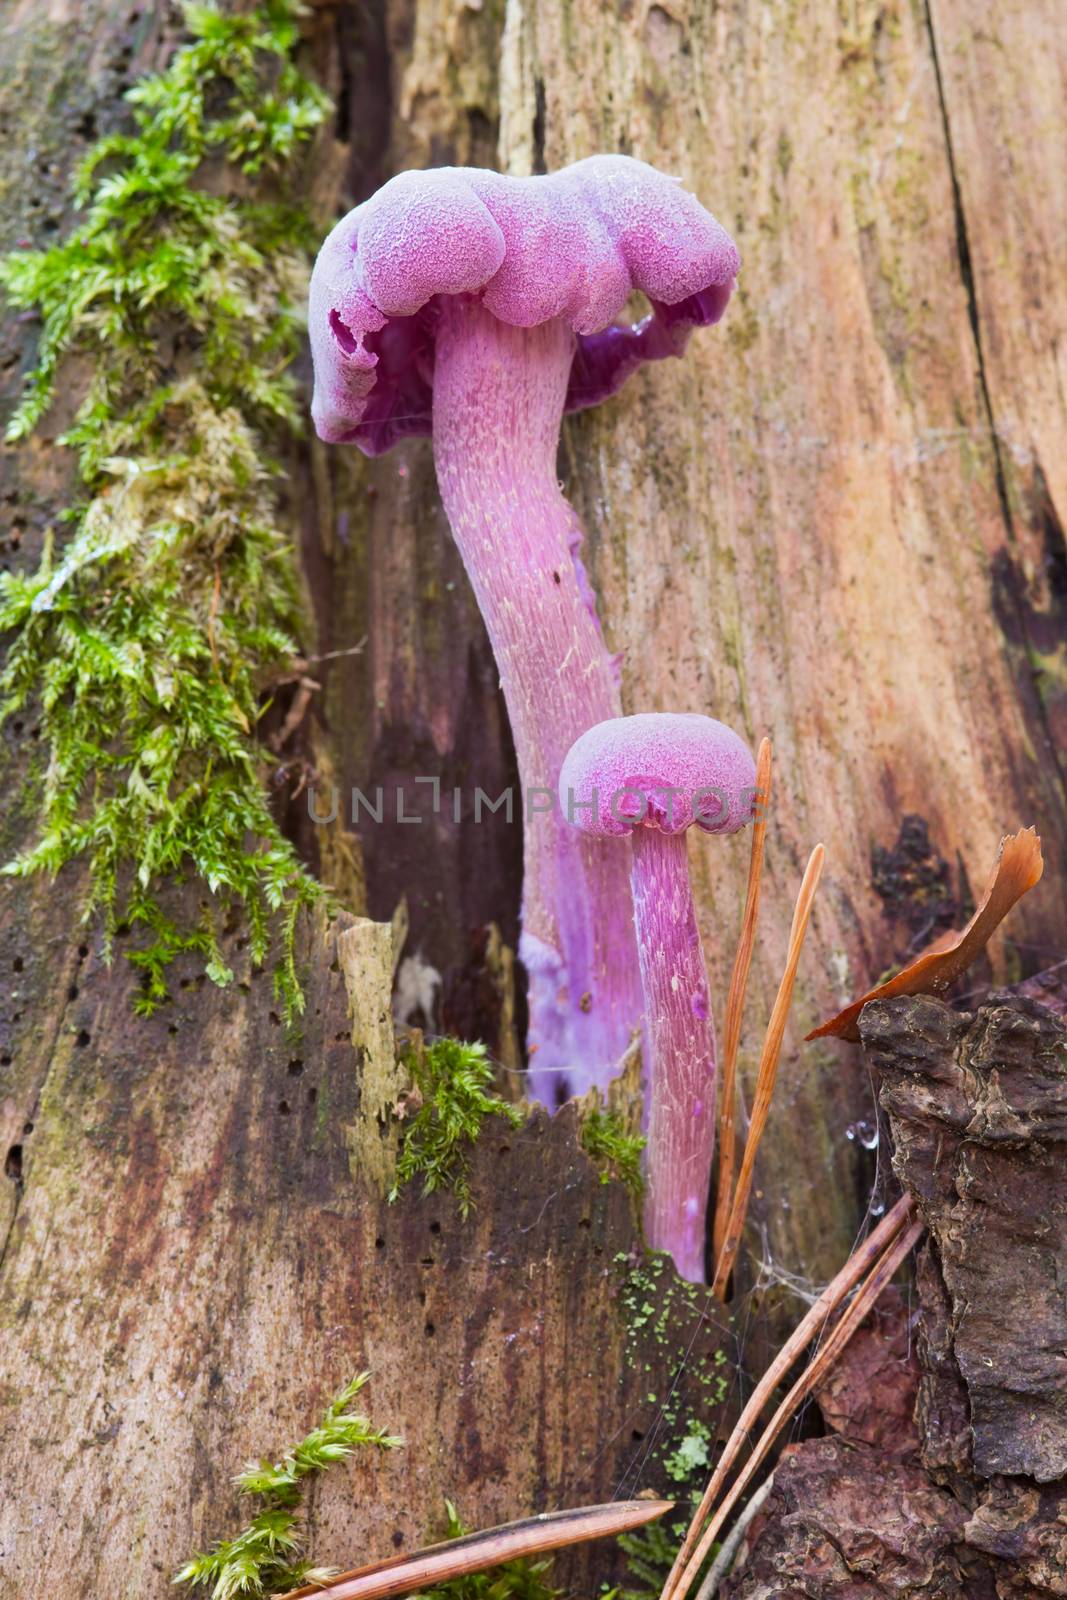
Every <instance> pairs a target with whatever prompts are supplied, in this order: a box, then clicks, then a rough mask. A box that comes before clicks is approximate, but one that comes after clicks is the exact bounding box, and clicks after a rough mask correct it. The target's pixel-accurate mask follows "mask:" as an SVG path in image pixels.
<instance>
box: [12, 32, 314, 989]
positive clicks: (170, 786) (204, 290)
mask: <svg viewBox="0 0 1067 1600" xmlns="http://www.w3.org/2000/svg"><path fill="white" fill-rule="evenodd" d="M297 9H298V8H297V5H296V4H295V0H263V3H262V4H260V6H259V7H258V8H257V9H256V10H254V11H251V12H249V13H247V14H245V15H228V14H224V13H223V12H222V11H221V10H219V9H217V8H216V7H215V6H213V5H188V6H187V7H186V9H185V19H186V25H187V27H188V29H189V32H190V34H191V41H190V42H189V43H188V44H187V45H186V46H185V47H184V48H182V49H181V50H179V51H178V52H177V54H176V56H175V58H174V60H173V61H172V63H171V65H170V66H169V67H168V68H167V70H166V71H165V72H163V73H161V74H159V75H157V76H154V77H149V78H145V79H143V80H142V81H141V82H139V83H138V84H136V85H135V86H134V88H133V89H131V90H130V91H129V94H128V95H127V99H128V100H129V102H130V103H131V105H132V108H133V123H134V130H133V131H132V132H130V133H121V134H112V135H109V136H108V137H106V138H104V139H101V140H100V141H99V142H98V143H97V145H96V146H95V147H94V148H93V150H92V151H91V152H90V154H89V155H88V157H87V158H86V160H85V161H84V163H83V164H82V166H81V168H80V169H79V171H78V173H77V175H76V180H75V195H76V199H77V202H78V204H79V206H80V207H82V208H83V215H82V217H81V219H80V221H79V223H78V225H77V227H76V228H75V230H74V232H73V233H72V235H71V236H70V237H69V238H68V239H67V240H66V241H65V242H64V243H61V244H58V245H56V246H54V247H53V248H51V249H49V250H42V251H29V252H24V251H16V252H14V253H12V254H10V255H8V256H6V257H4V258H3V259H2V260H0V284H2V285H3V287H4V288H5V289H6V291H7V295H8V298H9V300H10V301H11V303H12V305H13V306H15V307H20V308H26V309H32V310H35V311H36V312H37V313H38V315H39V317H40V319H41V336H40V341H39V345H38V351H37V365H36V368H35V370H34V371H33V373H32V374H31V375H30V378H29V381H28V386H27V392H26V395H25V398H24V399H23V401H22V403H21V405H20V406H19V407H18V409H17V410H16V412H15V414H14V416H13V417H12V418H11V420H10V422H9V424H8V428H7V437H8V438H9V439H12V440H16V439H21V438H23V437H25V435H26V434H28V433H29V432H30V430H31V429H32V428H33V427H34V426H35V425H36V424H37V423H38V422H39V420H40V419H41V417H42V416H43V415H44V413H45V412H46V410H47V409H48V407H49V405H50V403H51V400H52V397H53V392H54V389H55V385H56V380H57V375H58V372H59V368H60V363H61V362H62V361H63V360H64V359H65V358H66V357H68V356H69V355H72V354H76V355H79V356H81V357H83V358H86V359H87V361H88V363H89V365H90V366H91V372H92V376H91V378H90V381H89V386H88V392H87V393H86V395H85V398H84V400H83V402H82V404H81V406H80V408H79V410H78V412H77V415H76V418H75V421H74V424H73V426H72V427H71V428H70V429H69V430H68V432H67V433H66V435H65V436H64V440H63V442H64V443H66V444H67V445H69V446H70V447H71V448H73V449H74V450H76V451H77V453H78V462H79V469H80V478H81V490H82V493H81V498H80V499H79V501H78V503H77V504H76V505H74V506H72V507H71V508H70V509H69V510H68V511H67V513H66V514H65V518H64V520H65V521H66V523H67V526H68V529H69V533H68V537H67V538H66V540H65V542H64V543H63V545H62V548H61V549H56V548H55V547H54V545H53V543H52V541H51V540H48V541H46V546H45V551H44V555H43V558H42V561H41V565H40V567H39V568H38V570H37V571H36V572H35V573H32V574H30V575H26V574H21V573H20V574H5V575H3V577H2V579H0V627H2V628H3V629H4V630H6V631H8V632H9V633H10V635H11V640H10V647H9V653H8V659H7V664H6V668H5V670H4V672H3V675H2V677H0V697H2V698H0V718H6V717H9V716H11V714H12V713H14V712H15V711H17V710H19V709H21V708H22V707H23V706H26V705H27V704H29V703H35V704H38V705H39V707H40V723H41V736H42V741H43V743H44V745H45V748H46V750H47V753H48V769H47V775H46V779H45V785H44V794H43V801H42V808H41V823H40V831H39V836H38V838H37V840H36V842H35V843H34V844H33V845H32V846H31V847H30V848H29V849H27V850H26V851H24V852H23V853H22V854H21V855H20V856H18V857H17V858H16V859H15V860H14V861H12V862H10V863H9V864H8V865H7V867H6V868H5V869H4V870H5V871H7V872H9V873H16V874H26V873H31V872H37V871H47V872H50V873H56V872H58V871H59V870H60V869H61V868H62V867H63V866H65V865H66V864H67V863H69V862H72V861H75V860H77V859H79V858H80V859H83V860H85V861H86V862H87V863H88V868H89V885H90V887H89V891H88V896H87V900H86V903H85V904H84V906H83V913H84V916H85V918H86V919H89V918H92V917H94V916H99V917H100V918H101V919H102V922H103V926H104V932H105V947H106V949H107V952H108V953H109V954H110V945H111V937H112V934H113V932H114V930H115V928H116V926H117V925H118V924H119V923H120V922H126V923H129V924H131V925H134V926H138V927H140V928H141V930H142V931H143V932H144V934H145V937H144V939H143V940H142V942H141V944H140V945H139V947H138V948H136V949H134V950H133V951H132V952H131V953H130V957H129V959H130V960H131V961H132V962H133V963H134V965H135V966H136V967H137V968H138V970H139V972H140V974H141V978H142V984H141V989H140V993H139V996H138V1001H137V1004H138V1006H139V1008H140V1009H142V1010H146V1011H147V1010H151V1009H152V1008H153V1007H154V1006H156V1005H158V1004H159V1003H160V1002H161V1001H162V1000H164V999H165V998H167V986H166V978H165V973H166V969H167V967H168V965H169V963H170V962H171V960H172V959H173V958H174V956H176V955H177V954H178V953H179V952H181V951H189V950H191V951H194V952H197V953H199V955H200V956H201V957H202V958H203V961H204V970H205V971H206V972H207V974H208V976H210V977H211V978H212V979H213V980H214V981H215V982H217V983H225V982H227V981H229V979H230V977H231V974H230V972H229V970H228V969H227V967H226V966H225V964H224V962H223V960H222V956H221V952H220V948H219V941H218V928H219V925H220V922H221V919H222V918H223V917H224V916H225V914H226V912H227V909H228V907H230V906H233V905H239V906H241V907H243V909H244V912H245V914H246V917H247V920H248V925H249V932H250V946H251V952H252V956H253V959H254V960H255V961H257V962H262V961H264V960H265V959H266V957H267V954H268V951H269V949H270V948H271V946H272V943H277V944H278V946H279V947H280V959H279V961H278V964H277V966H276V969H275V978H276V985H277V988H278V991H279V993H280V995H281V997H282V999H283V1001H284V1004H285V1009H286V1012H287V1016H289V1017H290V1018H291V1017H292V1016H293V1014H294V1013H295V1012H296V1011H297V1010H299V1009H300V1008H301V1006H302V1003H303V1002H302V995H301V992H300V986H299V983H298V980H297V975H296V971H295V967H294V964H293V939H294V925H295V919H296V916H297V913H298V911H299V910H300V908H301V907H302V906H307V905H309V904H311V903H312V902H314V901H316V900H319V899H321V898H322V895H323V891H322V890H321V888H320V887H319V886H318V885H316V884H315V883H314V882H313V881H312V880H311V879H310V878H309V877H308V876H307V874H306V873H305V871H304V869H303V868H302V866H301V864H300V862H299V861H298V859H297V857H296V855H295V853H294V852H293V850H292V848H291V846H290V845H289V843H288V842H287V841H286V840H285V839H284V837H283V836H282V835H281V833H280V831H279V829H278V826H277V824H276V822H275V820H274V818H273V816H272V814H271V811H270V808H269V805H268V803H267V797H266V790H265V787H264V781H263V780H264V776H265V771H266V754H265V751H264V749H263V747H262V746H261V744H260V743H259V741H258V739H257V737H256V727H257V723H258V721H259V718H260V716H261V715H262V709H263V697H264V695H265V694H266V693H269V690H270V687H271V685H272V683H273V682H274V681H276V680H277V679H279V678H281V677H283V676H284V674H285V671H286V668H287V666H288V664H289V663H290V661H291V658H292V656H293V653H294V642H293V640H294V634H295V630H296V627H297V624H298V621H299V606H298V603H297V591H296V583H295V576H294V566H293V560H292V552H291V549H290V546H289V543H288V540H287V539H286V537H285V535H284V533H283V531H282V529H281V528H280V526H279V524H278V516H277V506H276V497H275V493H274V486H273V480H274V479H275V478H276V476H277V468H276V466H275V465H274V464H273V463H272V461H271V459H270V448H271V442H272V441H273V440H274V439H276V438H278V437H279V436H280V433H281V432H282V431H284V430H286V429H292V428H293V427H295V426H296V424H297V419H298V411H297V406H296V401H295V391H294V388H293V385H292V382H291V379H290V377H289V375H288V371H287V369H288V366H289V363H290V361H291V360H292V357H293V355H294V354H295V351H296V349H297V346H298V341H299V326H298V322H297V319H296V316H295V314H294V307H295V306H296V305H297V303H298V302H299V301H300V300H302V298H303V284H304V281H305V279H306V270H307V262H306V260H305V258H304V256H303V254H302V242H303V240H304V239H306V237H307V236H308V224H307V221H306V218H304V216H303V215H302V214H301V213H300V212H299V211H297V210H294V209H293V208H291V207H287V206H283V205H280V204H277V203H273V202H270V201H267V200H263V199H252V198H244V199H224V198H221V197H220V196H219V195H218V194H216V193H214V192H208V190H207V188H206V187H205V186H204V180H205V177H206V173H205V168H206V167H207V166H208V165H210V169H211V173H212V179H213V182H212V188H215V187H217V178H218V173H219V169H220V167H223V168H226V167H228V168H229V169H230V171H231V172H232V173H233V174H234V177H235V186H236V187H240V189H241V191H242V193H246V192H248V191H249V190H250V189H251V187H252V186H251V184H250V182H249V180H250V179H253V178H258V177H259V176H260V175H267V174H276V173H279V172H280V171H281V170H282V169H283V168H284V167H286V166H287V165H288V164H289V163H290V162H291V161H292V159H293V158H294V156H295V154H296V153H297V151H298V149H299V147H300V145H301V144H302V143H303V142H304V141H305V140H306V139H307V138H308V136H309V135H310V133H311V131H312V130H313V129H314V128H315V127H316V126H317V125H318V124H319V123H320V122H321V120H322V118H323V116H324V115H325V112H326V109H327V102H326V100H325V97H324V96H323V95H322V93H321V91H320V90H318V89H317V88H316V87H315V86H314V85H312V84H311V83H310V82H309V81H308V80H307V79H305V78H304V77H303V76H302V75H301V74H300V73H299V72H298V71H297V69H296V67H295V65H294V64H293V60H292V56H293V52H294V50H295V47H296V44H297V27H296V20H295V19H296V15H297ZM188 877H195V878H197V879H199V880H201V881H202V882H203V883H204V884H205V885H206V888H207V890H208V891H209V894H208V895H206V896H205V897H204V903H203V910H202V914H201V916H200V919H199V921H198V922H197V923H196V924H195V925H193V926H181V925H179V924H178V923H177V922H176V921H175V920H174V919H173V918H172V917H171V916H170V915H168V914H167V913H166V912H165V911H164V910H163V908H162V905H161V903H160V899H159V891H160V889H161V888H162V886H163V885H164V883H166V882H167V881H175V880H182V879H184V878H188Z"/></svg>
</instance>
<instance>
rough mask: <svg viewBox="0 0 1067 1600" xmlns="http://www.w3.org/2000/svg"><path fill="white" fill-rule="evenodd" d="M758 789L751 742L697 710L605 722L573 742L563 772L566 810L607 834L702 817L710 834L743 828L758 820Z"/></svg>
mask: <svg viewBox="0 0 1067 1600" xmlns="http://www.w3.org/2000/svg"><path fill="white" fill-rule="evenodd" d="M668 790H673V791H675V792H674V793H673V794H670V793H668V792H667V791H668ZM755 790H756V764H755V762H754V761H753V759H752V752H751V751H750V750H749V748H748V746H747V745H746V744H745V742H744V740H743V739H741V738H739V737H738V735H737V734H736V733H734V731H733V729H732V728H728V727H727V726H726V724H725V723H722V722H716V721H715V719H714V718H713V717H705V716H701V715H700V714H699V713H697V712H674V711H659V712H646V713H643V714H642V715H639V716H636V717H613V718H611V719H610V720H609V721H608V722H598V723H597V724H596V726H595V727H593V728H589V729H588V730H587V732H585V733H583V734H582V735H581V737H580V738H579V739H576V740H575V742H574V744H572V745H571V748H570V750H569V751H568V752H567V756H566V759H565V760H564V763H563V768H562V771H561V772H560V775H559V801H560V806H561V807H562V809H563V814H564V816H566V817H569V818H570V820H572V821H573V823H574V825H575V827H577V828H581V830H582V831H583V833H592V834H599V835H605V834H612V835H620V834H626V833H632V831H633V829H634V828H635V827H639V826H640V825H641V824H645V825H646V826H648V827H651V828H658V829H659V830H660V831H661V832H663V833H682V832H683V831H684V830H685V829H686V828H688V827H689V826H690V825H691V824H692V823H694V822H695V823H696V825H697V827H698V828H702V829H703V830H704V832H705V833H736V832H737V830H738V828H743V827H744V826H745V824H746V823H747V822H750V821H751V819H752V805H753V799H754V796H755ZM590 802H592V805H590Z"/></svg>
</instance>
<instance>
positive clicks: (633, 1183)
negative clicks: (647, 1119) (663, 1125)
mask: <svg viewBox="0 0 1067 1600" xmlns="http://www.w3.org/2000/svg"><path fill="white" fill-rule="evenodd" d="M579 1138H580V1140H581V1145H582V1149H583V1150H584V1151H585V1153H586V1155H588V1156H591V1157H592V1159H593V1160H594V1161H595V1162H596V1163H597V1165H598V1166H599V1167H600V1169H601V1170H600V1181H601V1183H610V1182H611V1181H612V1179H613V1178H614V1179H617V1180H618V1182H619V1183H622V1184H625V1186H626V1188H627V1189H628V1190H629V1191H630V1194H631V1195H632V1196H633V1199H634V1202H635V1204H636V1205H638V1206H640V1204H641V1200H642V1197H643V1195H644V1192H645V1181H644V1178H643V1177H642V1175H641V1152H642V1150H644V1148H645V1145H646V1144H647V1143H648V1140H647V1139H646V1138H645V1136H644V1134H641V1133H628V1132H627V1131H626V1123H625V1121H624V1120H623V1118H622V1116H621V1115H620V1113H619V1112H618V1111H608V1110H605V1109H604V1108H603V1107H602V1106H601V1105H600V1102H599V1099H597V1101H596V1103H595V1104H594V1106H593V1109H592V1110H591V1111H588V1112H586V1114H585V1116H584V1117H583V1118H582V1125H581V1132H580V1134H579Z"/></svg>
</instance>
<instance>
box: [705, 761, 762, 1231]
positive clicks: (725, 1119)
mask: <svg viewBox="0 0 1067 1600" xmlns="http://www.w3.org/2000/svg"><path fill="white" fill-rule="evenodd" d="M771 773H772V753H771V741H770V740H769V739H763V740H761V741H760V747H759V754H758V755H757V757H756V801H757V804H758V806H759V812H758V815H756V817H755V819H754V821H753V824H752V844H751V847H750V851H749V858H748V884H747V886H746V889H745V910H744V915H743V916H742V918H741V933H740V937H739V938H738V941H737V950H736V951H735V953H734V964H733V970H732V971H731V973H730V988H729V990H728V992H727V995H726V1019H725V1024H724V1026H723V1041H722V1063H721V1067H720V1081H719V1108H718V1141H717V1145H716V1149H717V1154H718V1167H719V1170H718V1175H717V1177H716V1185H715V1216H714V1226H713V1230H712V1247H711V1258H712V1260H713V1261H718V1259H719V1256H720V1254H721V1252H722V1247H723V1240H724V1237H725V1234H726V1224H727V1222H728V1221H729V1218H730V1205H731V1202H732V1200H733V1193H734V1173H735V1171H736V1170H737V1110H736V1107H737V1051H738V1047H739V1045H740V1043H741V1025H742V1023H743V1022H744V1016H745V996H746V994H747V993H748V976H749V973H750V972H751V970H752V952H753V949H754V947H755V943H756V928H757V925H758V923H759V903H760V887H761V884H762V880H763V847H764V844H765V842H766V838H767V822H768V819H769V815H770V806H771V798H772V796H771V789H772V776H771Z"/></svg>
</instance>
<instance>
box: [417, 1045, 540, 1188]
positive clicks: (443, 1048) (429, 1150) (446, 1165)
mask: <svg viewBox="0 0 1067 1600" xmlns="http://www.w3.org/2000/svg"><path fill="white" fill-rule="evenodd" d="M405 1062H406V1065H407V1067H408V1069H409V1071H410V1072H411V1076H412V1080H413V1083H414V1090H413V1092H412V1093H411V1094H410V1095H409V1096H408V1097H407V1101H406V1107H405V1116H406V1118H407V1120H406V1123H405V1127H404V1134H403V1139H402V1142H401V1145H400V1154H399V1156H398V1158H397V1164H396V1180H395V1182H394V1184H393V1187H392V1189H391V1190H390V1192H389V1199H390V1200H391V1201H393V1200H395V1199H396V1198H397V1196H398V1194H399V1193H400V1190H401V1189H402V1188H403V1187H404V1185H405V1184H407V1183H410V1182H411V1181H412V1180H413V1179H414V1178H417V1177H421V1178H422V1192H423V1194H424V1195H427V1194H433V1193H434V1191H435V1190H437V1189H451V1191H452V1193H453V1194H454V1195H455V1197H456V1199H457V1200H458V1201H459V1209H460V1213H461V1215H462V1216H463V1217H467V1216H468V1215H469V1214H470V1211H471V1208H472V1207H473V1205H474V1199H473V1196H472V1195H471V1190H470V1158H469V1148H470V1146H471V1145H472V1144H473V1142H474V1141H475V1139H477V1137H478V1135H479V1133H481V1131H482V1128H483V1126H484V1124H485V1120H486V1118H487V1117H503V1119H504V1121H505V1122H507V1123H508V1124H509V1125H510V1126H511V1127H512V1128H519V1127H521V1126H522V1124H523V1121H524V1120H525V1119H524V1116H523V1113H522V1112H521V1111H520V1110H519V1109H518V1107H517V1106H513V1105H509V1104H508V1102H507V1101H506V1100H502V1099H501V1098H500V1096H499V1095H497V1094H494V1093H493V1091H492V1082H493V1064H492V1062H491V1061H490V1060H489V1058H488V1056H487V1055H486V1051H485V1046H484V1044H464V1043H462V1042H461V1041H460V1040H459V1039H436V1040H434V1042H433V1043H432V1044H429V1045H421V1044H420V1045H418V1046H413V1047H412V1048H410V1049H409V1050H408V1051H407V1053H406V1055H405Z"/></svg>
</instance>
